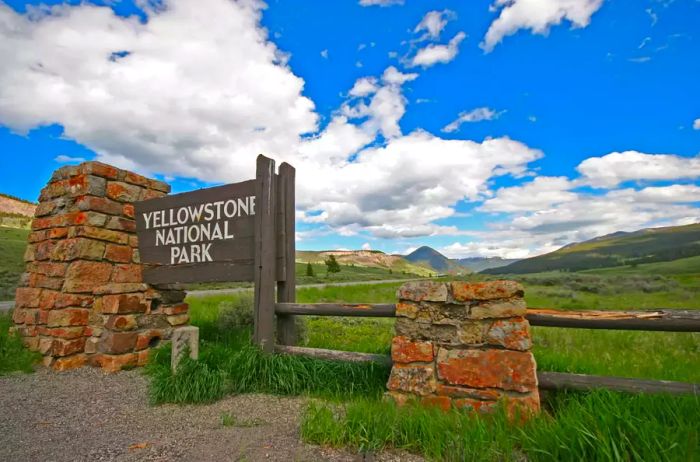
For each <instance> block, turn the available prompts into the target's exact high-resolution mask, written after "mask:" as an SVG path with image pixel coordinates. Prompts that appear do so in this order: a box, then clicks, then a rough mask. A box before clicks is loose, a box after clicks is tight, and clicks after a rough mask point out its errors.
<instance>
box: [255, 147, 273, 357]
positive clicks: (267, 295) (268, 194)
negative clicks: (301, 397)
mask: <svg viewBox="0 0 700 462" xmlns="http://www.w3.org/2000/svg"><path fill="white" fill-rule="evenodd" d="M255 178H256V183H255V196H256V203H255V300H254V315H255V316H254V320H255V332H254V334H253V341H254V342H255V344H257V345H258V346H260V348H262V350H263V351H265V352H267V353H270V352H272V351H273V349H274V346H275V345H274V343H275V341H274V327H275V326H274V321H275V273H276V272H275V264H276V261H275V260H276V253H277V252H276V239H275V214H276V210H275V205H276V202H277V201H276V200H275V199H276V195H275V161H274V160H272V159H270V158H267V157H265V156H263V155H262V154H261V155H259V156H258V159H257V164H256V175H255Z"/></svg>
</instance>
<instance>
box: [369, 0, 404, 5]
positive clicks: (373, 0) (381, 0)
mask: <svg viewBox="0 0 700 462" xmlns="http://www.w3.org/2000/svg"><path fill="white" fill-rule="evenodd" d="M403 2H404V0H360V6H392V5H403Z"/></svg>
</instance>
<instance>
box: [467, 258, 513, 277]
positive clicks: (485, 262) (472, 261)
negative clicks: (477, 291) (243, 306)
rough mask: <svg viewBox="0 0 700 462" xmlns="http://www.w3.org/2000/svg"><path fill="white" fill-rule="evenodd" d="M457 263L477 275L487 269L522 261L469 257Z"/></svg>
mask: <svg viewBox="0 0 700 462" xmlns="http://www.w3.org/2000/svg"><path fill="white" fill-rule="evenodd" d="M456 261H457V263H459V264H460V265H461V266H463V267H465V268H468V269H470V270H472V271H474V272H475V273H478V272H480V271H483V270H486V269H490V268H500V267H503V266H506V265H510V264H511V263H515V262H516V261H520V260H518V259H508V258H501V257H469V258H460V259H458V260H456Z"/></svg>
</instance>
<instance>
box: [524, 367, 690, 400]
mask: <svg viewBox="0 0 700 462" xmlns="http://www.w3.org/2000/svg"><path fill="white" fill-rule="evenodd" d="M537 380H538V381H539V387H540V388H541V389H544V390H594V389H600V388H604V389H608V390H614V391H623V392H628V393H670V394H674V395H681V394H683V395H685V394H689V395H700V384H698V383H684V382H671V381H668V380H647V379H631V378H624V377H606V376H600V375H585V374H566V373H563V372H543V371H538V372H537Z"/></svg>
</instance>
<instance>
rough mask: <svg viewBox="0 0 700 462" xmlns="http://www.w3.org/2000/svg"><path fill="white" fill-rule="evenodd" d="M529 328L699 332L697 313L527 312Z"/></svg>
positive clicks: (677, 311) (698, 312) (681, 311)
mask: <svg viewBox="0 0 700 462" xmlns="http://www.w3.org/2000/svg"><path fill="white" fill-rule="evenodd" d="M527 320H528V321H530V324H531V325H533V326H547V327H574V328H581V329H620V330H648V331H666V332H700V311H692V310H655V311H563V310H549V309H539V308H534V309H529V310H527Z"/></svg>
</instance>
